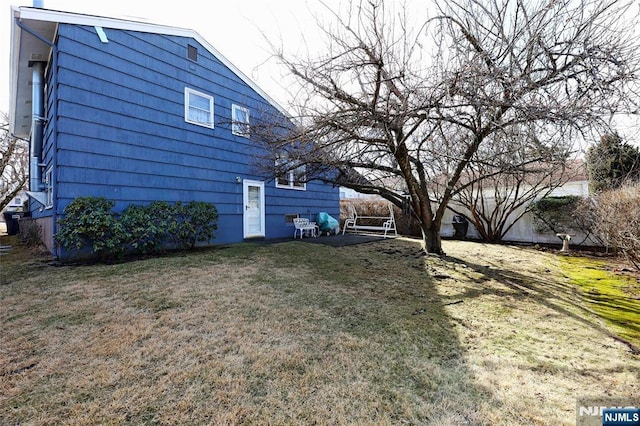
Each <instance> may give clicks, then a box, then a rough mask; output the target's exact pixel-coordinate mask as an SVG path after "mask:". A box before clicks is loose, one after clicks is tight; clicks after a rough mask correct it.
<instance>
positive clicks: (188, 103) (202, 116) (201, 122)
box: [184, 87, 213, 129]
mask: <svg viewBox="0 0 640 426" xmlns="http://www.w3.org/2000/svg"><path fill="white" fill-rule="evenodd" d="M184 120H185V121H186V122H187V123H191V124H197V125H198V126H204V127H209V128H211V129H213V96H209V95H206V94H204V93H201V92H197V91H195V90H193V89H189V88H188V87H186V88H185V89H184Z"/></svg>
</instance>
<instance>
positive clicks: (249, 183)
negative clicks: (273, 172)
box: [242, 179, 266, 238]
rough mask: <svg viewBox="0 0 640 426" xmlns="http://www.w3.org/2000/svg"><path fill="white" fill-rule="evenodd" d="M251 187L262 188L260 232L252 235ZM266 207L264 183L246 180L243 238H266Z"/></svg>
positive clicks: (243, 206)
mask: <svg viewBox="0 0 640 426" xmlns="http://www.w3.org/2000/svg"><path fill="white" fill-rule="evenodd" d="M249 187H258V188H260V231H261V232H259V233H250V232H249V229H248V221H247V210H248V207H249ZM264 210H265V206H264V182H263V181H259V180H249V179H245V180H243V181H242V235H243V238H264V237H265V235H266V232H265V229H264V227H265V213H264Z"/></svg>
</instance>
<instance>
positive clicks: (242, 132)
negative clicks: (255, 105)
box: [231, 104, 251, 138]
mask: <svg viewBox="0 0 640 426" xmlns="http://www.w3.org/2000/svg"><path fill="white" fill-rule="evenodd" d="M236 111H244V113H245V114H246V115H247V121H240V120H237V119H236ZM241 126H242V127H245V128H244V129H239V128H238V127H241ZM231 133H232V134H234V135H236V136H242V137H243V138H248V137H249V136H250V134H251V116H250V115H249V108H245V107H243V106H240V105H236V104H231Z"/></svg>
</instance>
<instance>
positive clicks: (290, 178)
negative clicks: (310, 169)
mask: <svg viewBox="0 0 640 426" xmlns="http://www.w3.org/2000/svg"><path fill="white" fill-rule="evenodd" d="M301 167H302V168H304V169H305V170H304V176H305V179H306V174H307V170H306V166H305V165H304V164H302V165H300V166H298V167H296V168H295V169H293V170H289V171H288V172H287V182H288V183H287V184H286V185H284V184H281V183H279V182H278V179H279V178H278V177H276V179H275V181H276V188H281V189H293V190H295V191H306V190H307V182H302V186H295V185H294V184H295V181H296V180H295V176H294V173H295V172H296V170H297V169H299V168H301Z"/></svg>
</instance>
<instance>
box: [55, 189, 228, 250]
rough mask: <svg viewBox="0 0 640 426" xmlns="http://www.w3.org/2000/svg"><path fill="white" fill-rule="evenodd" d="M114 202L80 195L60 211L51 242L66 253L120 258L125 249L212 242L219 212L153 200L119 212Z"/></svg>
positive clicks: (201, 204)
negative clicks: (81, 251) (85, 251)
mask: <svg viewBox="0 0 640 426" xmlns="http://www.w3.org/2000/svg"><path fill="white" fill-rule="evenodd" d="M114 206H115V201H112V200H107V199H106V198H104V197H79V198H76V199H75V200H74V201H73V202H71V204H69V205H68V206H67V207H66V208H65V209H64V214H65V217H64V218H63V219H61V220H60V221H59V222H58V232H57V234H56V235H55V240H56V242H57V243H58V244H59V245H60V247H62V248H63V249H65V250H68V251H74V250H84V249H87V248H89V249H90V250H91V254H92V255H94V256H99V257H119V256H121V255H122V254H124V253H125V252H127V251H131V252H137V253H143V254H144V253H153V252H158V251H160V250H162V249H164V248H167V247H169V248H181V249H188V248H193V247H195V246H196V244H197V243H200V242H208V241H210V240H211V239H213V238H214V231H215V230H216V229H218V226H217V221H218V211H217V209H216V207H215V205H213V204H211V203H205V202H195V201H192V202H189V203H186V204H184V203H182V202H177V203H175V204H170V203H167V202H165V201H155V202H153V203H151V204H148V205H144V206H142V205H136V204H131V205H129V206H128V207H127V208H126V209H125V210H124V211H123V212H122V213H121V214H116V213H114V212H113V211H112V209H113V207H114Z"/></svg>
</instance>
